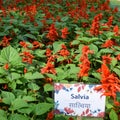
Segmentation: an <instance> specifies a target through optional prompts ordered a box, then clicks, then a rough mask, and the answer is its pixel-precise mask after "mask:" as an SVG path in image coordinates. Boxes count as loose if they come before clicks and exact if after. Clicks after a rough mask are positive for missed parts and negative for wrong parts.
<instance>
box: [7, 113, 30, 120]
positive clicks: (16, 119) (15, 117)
mask: <svg viewBox="0 0 120 120" xmlns="http://www.w3.org/2000/svg"><path fill="white" fill-rule="evenodd" d="M8 120H30V118H28V117H27V116H25V115H21V114H17V113H16V114H11V115H10V117H9V119H8Z"/></svg>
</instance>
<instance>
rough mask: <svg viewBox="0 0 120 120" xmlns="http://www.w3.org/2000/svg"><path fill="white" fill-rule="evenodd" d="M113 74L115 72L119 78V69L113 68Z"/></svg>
mask: <svg viewBox="0 0 120 120" xmlns="http://www.w3.org/2000/svg"><path fill="white" fill-rule="evenodd" d="M113 72H115V73H116V74H117V75H118V76H119V77H120V69H118V68H114V69H113Z"/></svg>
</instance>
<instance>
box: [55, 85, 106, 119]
mask: <svg viewBox="0 0 120 120" xmlns="http://www.w3.org/2000/svg"><path fill="white" fill-rule="evenodd" d="M97 86H99V85H88V84H80V83H77V84H62V83H55V84H54V102H55V106H54V108H55V113H56V114H65V115H71V116H87V117H101V118H102V117H104V114H105V98H106V97H105V96H103V90H101V91H96V90H95V88H96V87H97Z"/></svg>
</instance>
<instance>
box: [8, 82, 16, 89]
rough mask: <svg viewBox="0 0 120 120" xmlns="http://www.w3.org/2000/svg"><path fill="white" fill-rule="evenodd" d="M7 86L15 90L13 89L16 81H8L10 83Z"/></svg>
mask: <svg viewBox="0 0 120 120" xmlns="http://www.w3.org/2000/svg"><path fill="white" fill-rule="evenodd" d="M8 86H9V87H10V88H11V89H13V90H15V89H16V81H12V82H10V83H9V84H8Z"/></svg>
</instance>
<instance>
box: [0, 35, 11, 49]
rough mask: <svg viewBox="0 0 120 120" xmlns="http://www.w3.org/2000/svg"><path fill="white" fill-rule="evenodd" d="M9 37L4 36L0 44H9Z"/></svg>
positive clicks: (4, 45)
mask: <svg viewBox="0 0 120 120" xmlns="http://www.w3.org/2000/svg"><path fill="white" fill-rule="evenodd" d="M11 39H12V38H10V37H6V36H4V37H3V39H2V41H1V42H0V46H3V47H6V46H8V45H10V40H11Z"/></svg>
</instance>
